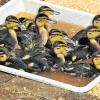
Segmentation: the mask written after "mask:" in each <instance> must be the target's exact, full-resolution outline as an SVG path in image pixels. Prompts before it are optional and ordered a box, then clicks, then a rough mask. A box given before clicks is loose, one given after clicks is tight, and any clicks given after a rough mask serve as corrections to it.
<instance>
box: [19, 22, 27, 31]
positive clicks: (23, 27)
mask: <svg viewBox="0 0 100 100" xmlns="http://www.w3.org/2000/svg"><path fill="white" fill-rule="evenodd" d="M18 27H20V28H21V29H22V30H26V27H25V25H23V24H22V23H19V25H18Z"/></svg>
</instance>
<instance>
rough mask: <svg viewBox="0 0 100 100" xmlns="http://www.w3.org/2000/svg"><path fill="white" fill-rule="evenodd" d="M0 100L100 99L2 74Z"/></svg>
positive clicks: (0, 74)
mask: <svg viewBox="0 0 100 100" xmlns="http://www.w3.org/2000/svg"><path fill="white" fill-rule="evenodd" d="M2 1H7V0H0V4H4V2H2ZM46 1H47V0H46ZM49 1H50V0H49ZM52 1H55V0H52ZM58 1H64V0H58ZM65 1H66V2H70V1H73V2H79V1H84V2H85V1H89V0H65ZM91 1H98V2H99V0H91ZM58 3H59V2H58ZM80 3H81V2H80ZM98 4H99V3H97V5H98ZM69 5H71V3H69ZM86 5H87V3H86ZM99 5H100V4H99ZM99 7H100V6H99ZM82 8H83V7H82ZM96 12H97V11H96ZM53 98H55V99H53ZM0 100H100V99H98V98H97V97H95V96H91V95H89V94H87V93H85V94H84V93H74V92H71V91H67V90H64V89H60V88H56V87H53V86H50V85H46V84H43V83H40V82H36V81H32V80H28V79H25V78H20V77H17V76H14V75H10V74H6V73H3V72H0Z"/></svg>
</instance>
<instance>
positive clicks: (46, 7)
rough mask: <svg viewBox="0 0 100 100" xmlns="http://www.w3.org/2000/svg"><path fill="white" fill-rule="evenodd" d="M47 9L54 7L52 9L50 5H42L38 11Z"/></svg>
mask: <svg viewBox="0 0 100 100" xmlns="http://www.w3.org/2000/svg"><path fill="white" fill-rule="evenodd" d="M46 10H52V9H51V8H50V7H48V6H41V7H40V8H39V10H38V12H39V13H40V12H42V11H46Z"/></svg>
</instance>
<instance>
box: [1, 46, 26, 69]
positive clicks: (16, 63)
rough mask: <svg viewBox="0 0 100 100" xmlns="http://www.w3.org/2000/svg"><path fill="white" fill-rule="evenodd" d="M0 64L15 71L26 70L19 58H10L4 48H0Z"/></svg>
mask: <svg viewBox="0 0 100 100" xmlns="http://www.w3.org/2000/svg"><path fill="white" fill-rule="evenodd" d="M0 64H1V65H5V66H8V67H12V68H15V69H22V70H26V69H27V66H26V64H25V63H24V62H23V61H22V60H21V59H20V58H16V57H12V56H11V55H10V52H9V51H8V50H7V48H5V47H0Z"/></svg>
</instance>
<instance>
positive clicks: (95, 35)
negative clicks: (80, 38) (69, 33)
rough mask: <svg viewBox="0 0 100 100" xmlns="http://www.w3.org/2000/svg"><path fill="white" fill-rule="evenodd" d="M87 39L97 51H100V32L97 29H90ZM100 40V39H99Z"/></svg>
mask: <svg viewBox="0 0 100 100" xmlns="http://www.w3.org/2000/svg"><path fill="white" fill-rule="evenodd" d="M87 37H88V39H89V41H90V43H91V44H92V45H93V46H94V47H95V48H96V49H97V50H100V44H99V41H98V39H100V30H98V29H97V28H93V29H89V30H88V31H87ZM97 38H98V39H97Z"/></svg>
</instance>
